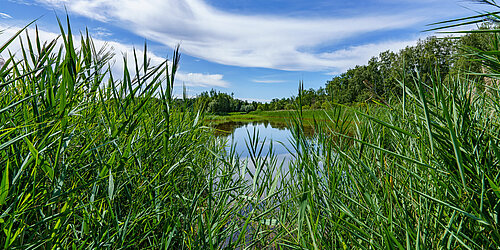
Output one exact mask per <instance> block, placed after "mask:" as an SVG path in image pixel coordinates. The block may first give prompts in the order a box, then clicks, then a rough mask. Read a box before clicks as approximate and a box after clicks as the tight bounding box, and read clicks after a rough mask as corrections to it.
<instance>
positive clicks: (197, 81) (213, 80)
mask: <svg viewBox="0 0 500 250" xmlns="http://www.w3.org/2000/svg"><path fill="white" fill-rule="evenodd" d="M20 29H22V27H16V26H14V27H12V26H5V25H2V24H0V30H3V33H2V34H0V45H2V44H4V43H5V42H6V41H7V40H8V39H9V38H10V37H12V36H14V34H15V33H16V32H17V31H18V30H20ZM27 30H28V34H29V35H30V37H31V38H34V37H35V36H36V34H35V30H34V29H32V28H28V29H27ZM38 35H39V37H40V40H41V41H42V43H43V42H44V41H52V40H54V39H56V38H57V37H58V36H59V34H58V33H53V32H49V31H45V30H39V31H38ZM21 37H24V33H23V35H21ZM23 40H24V41H26V39H24V38H23ZM74 41H75V45H76V46H79V44H80V39H79V38H78V37H75V39H74ZM58 42H59V45H62V44H61V40H60V39H59V41H58ZM93 42H94V45H95V46H96V49H97V51H99V49H100V48H103V47H105V48H107V49H110V50H112V51H113V52H114V54H115V56H114V57H113V59H112V60H111V62H110V63H111V71H112V73H113V75H115V76H117V77H119V76H121V75H122V74H123V67H124V62H123V57H129V58H128V60H127V61H129V62H130V61H131V60H132V59H133V58H131V57H132V56H133V54H134V46H132V45H129V44H123V43H119V42H116V41H106V40H102V39H93ZM8 50H9V51H11V52H12V53H14V54H19V53H21V46H20V44H19V42H18V41H15V42H13V43H11V44H10V45H9V47H8ZM136 53H137V54H139V55H141V54H144V51H141V50H139V49H136ZM0 56H4V58H6V57H8V52H7V51H4V52H3V53H2V55H0ZM141 58H142V57H141V56H139V58H138V59H139V60H141ZM148 58H149V59H150V60H151V64H152V65H159V64H161V63H162V62H164V61H165V59H164V58H162V57H159V56H157V55H155V54H154V53H151V52H148ZM138 63H139V64H142V63H143V62H142V61H139V62H138ZM129 67H130V66H129ZM223 78H224V76H223V75H222V74H204V73H192V72H184V71H182V70H179V71H177V74H176V85H181V83H184V84H185V85H186V86H188V87H200V86H202V87H224V88H227V87H229V86H230V83H229V82H227V81H225V80H224V79H223Z"/></svg>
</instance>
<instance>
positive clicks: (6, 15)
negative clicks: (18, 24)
mask: <svg viewBox="0 0 500 250" xmlns="http://www.w3.org/2000/svg"><path fill="white" fill-rule="evenodd" d="M0 18H4V19H10V18H12V17H11V16H10V15H9V14H7V13H2V12H0Z"/></svg>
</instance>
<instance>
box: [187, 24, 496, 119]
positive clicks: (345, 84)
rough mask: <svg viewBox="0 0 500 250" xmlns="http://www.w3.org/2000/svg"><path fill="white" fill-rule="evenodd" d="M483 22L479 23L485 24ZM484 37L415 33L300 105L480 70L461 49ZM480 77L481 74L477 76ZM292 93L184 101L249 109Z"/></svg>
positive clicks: (365, 97) (282, 106)
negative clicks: (409, 41) (261, 98)
mask: <svg viewBox="0 0 500 250" xmlns="http://www.w3.org/2000/svg"><path fill="white" fill-rule="evenodd" d="M485 28H488V27H481V29H485ZM488 42H489V41H488V39H487V38H486V37H485V36H484V35H482V34H481V33H472V34H468V35H465V36H462V37H459V38H453V37H445V38H437V37H434V36H431V37H427V38H425V39H420V40H419V41H418V42H417V44H416V45H414V46H407V47H406V48H404V49H401V50H400V51H398V52H393V51H390V50H387V51H384V52H382V53H380V54H379V55H378V56H375V57H372V58H371V59H370V60H369V61H368V63H367V64H365V65H357V66H355V67H354V68H351V69H349V70H347V71H346V72H344V73H342V74H340V75H337V76H335V77H333V78H332V79H331V80H329V81H327V82H326V84H325V87H320V88H319V89H317V90H315V89H313V88H310V89H305V90H303V92H302V95H301V97H302V100H301V103H302V108H303V109H325V108H327V107H329V105H331V104H332V103H340V104H354V103H366V102H372V101H375V102H391V101H393V100H394V99H396V100H397V99H398V98H399V97H401V95H402V92H403V87H402V86H403V84H406V85H405V86H406V87H408V88H414V86H415V85H414V84H413V81H414V80H415V79H417V78H419V79H421V80H422V81H424V82H427V81H428V80H429V79H430V78H431V76H432V75H433V74H439V75H440V76H441V77H444V78H446V76H447V75H448V74H454V73H457V72H458V71H462V72H463V71H471V72H480V70H481V69H480V68H479V67H480V63H479V62H474V61H471V60H469V58H468V57H467V55H466V54H464V53H457V52H459V51H460V50H464V49H465V50H471V49H472V50H473V49H474V48H479V49H486V48H487V46H488ZM478 79H479V80H481V78H478ZM296 98H297V97H296V96H291V97H287V98H281V99H279V98H275V99H273V100H271V101H270V102H265V103H263V102H255V101H254V102H248V101H243V100H239V99H236V98H234V96H233V94H227V93H222V92H218V91H216V90H213V89H212V90H211V91H209V92H208V91H206V92H203V93H201V94H199V95H198V96H197V97H195V98H191V99H189V100H187V101H188V103H190V104H194V103H199V104H201V105H204V106H205V108H206V110H207V111H208V112H210V113H216V114H221V113H228V112H246V113H248V112H250V111H254V110H258V111H273V110H291V109H294V108H295V106H294V103H296V102H295V99H296Z"/></svg>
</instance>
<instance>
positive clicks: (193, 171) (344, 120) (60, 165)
mask: <svg viewBox="0 0 500 250" xmlns="http://www.w3.org/2000/svg"><path fill="white" fill-rule="evenodd" d="M484 4H488V5H492V6H493V7H495V6H496V5H494V4H492V3H489V2H488V1H484ZM488 20H492V21H494V22H498V21H500V20H499V18H498V16H497V15H496V14H491V13H486V14H483V15H477V16H474V17H469V18H465V19H457V20H451V21H447V22H443V23H439V24H436V25H435V26H432V27H437V28H438V29H439V28H440V29H443V28H448V27H456V26H460V25H464V24H470V23H477V24H484V23H485V22H488ZM59 24H60V33H61V35H60V37H59V38H58V40H57V41H56V40H54V41H41V40H40V38H39V37H38V35H36V34H37V32H35V35H34V36H31V37H30V36H29V34H26V35H21V34H22V33H23V30H21V31H19V32H18V33H17V34H16V36H15V37H12V38H11V39H9V40H8V42H7V43H6V44H3V45H0V53H1V52H7V50H8V47H9V44H10V43H11V42H14V41H16V42H21V44H22V48H23V49H22V51H21V52H20V53H19V54H18V55H16V56H14V55H11V56H10V57H9V58H5V64H4V65H3V67H2V68H1V69H0V80H1V81H0V174H1V181H0V211H1V212H0V228H1V230H0V245H1V246H3V247H4V248H9V249H33V248H44V249H48V248H51V249H52V248H54V249H55V248H62V249H68V248H72V249H76V248H113V249H118V248H164V249H219V248H224V249H241V248H252V249H262V248H270V249H350V248H360V249H396V248H397V249H420V248H425V249H438V248H447V249H462V248H463V249H498V248H499V247H500V231H499V228H500V188H499V187H500V117H499V116H498V114H499V112H500V101H499V100H500V89H499V88H498V83H497V80H491V81H488V85H487V84H485V83H484V82H485V81H484V79H485V78H490V79H497V76H498V72H499V71H500V60H499V59H498V58H500V52H499V51H500V43H499V41H500V38H499V37H498V35H497V33H496V32H497V30H495V29H490V30H488V29H479V30H474V31H468V32H469V33H468V34H469V35H470V37H472V38H474V37H476V38H477V37H481V38H486V40H487V41H490V42H488V47H487V48H479V47H474V46H472V45H471V46H462V47H460V50H459V51H454V52H453V54H454V55H456V56H458V57H459V58H461V59H463V60H462V61H460V62H461V63H456V64H453V65H448V66H450V70H449V71H447V72H442V71H441V70H440V69H439V67H436V65H437V64H436V61H435V60H436V58H435V57H429V58H427V59H426V61H423V62H422V63H421V64H420V65H421V66H422V67H423V68H422V71H420V70H418V69H417V70H414V69H413V68H412V69H407V68H406V67H403V68H396V71H395V72H396V73H397V74H396V75H400V76H403V77H402V78H398V77H396V78H394V82H395V83H397V86H398V88H399V89H400V92H397V91H394V92H393V94H394V95H392V94H391V95H390V96H389V97H384V96H381V95H378V93H379V92H374V88H372V87H370V86H375V85H371V84H375V83H378V82H379V81H378V80H377V78H370V79H372V80H370V81H369V82H368V83H369V84H365V85H363V80H361V82H359V81H358V80H360V79H362V78H363V77H365V76H357V77H354V76H353V77H351V76H342V77H341V79H340V78H339V79H337V80H333V81H336V82H343V84H340V85H339V86H342V88H341V89H343V88H344V87H345V88H347V89H349V90H352V91H353V92H352V93H354V94H356V96H359V95H357V94H360V93H365V94H366V93H368V94H369V93H377V95H378V96H374V98H371V99H370V102H373V101H374V102H376V103H379V104H369V105H368V104H367V105H365V104H363V105H359V106H344V105H337V104H339V103H340V104H343V102H341V101H339V100H340V99H338V100H335V99H330V100H331V102H332V105H330V106H327V107H326V108H325V109H326V110H327V111H326V114H329V115H328V116H324V114H325V113H324V112H323V114H320V113H321V112H322V111H308V110H307V108H305V107H306V105H308V104H307V100H308V99H307V98H309V97H308V93H309V92H308V90H304V89H303V86H302V84H299V91H298V94H297V97H295V98H293V103H290V104H291V105H293V107H294V111H291V112H289V111H280V112H285V113H280V114H286V115H276V114H277V113H273V112H260V113H259V112H256V113H250V114H248V115H229V116H227V117H226V118H225V119H229V120H231V119H234V120H238V119H240V120H245V119H247V120H249V119H254V118H255V119H258V118H259V117H266V119H268V118H269V119H277V118H275V117H280V118H279V119H282V117H287V118H290V122H289V123H288V124H289V129H290V130H291V131H292V136H293V137H292V138H291V139H290V143H291V145H292V146H291V148H290V149H289V150H290V153H291V160H290V162H289V164H287V165H286V166H285V165H284V164H283V163H282V162H279V160H278V158H277V156H276V155H275V154H274V153H273V151H272V150H270V151H269V152H265V150H263V147H264V145H263V143H262V141H263V140H265V139H264V138H261V137H260V136H259V134H258V132H254V133H253V134H249V138H248V144H247V148H248V154H249V157H248V159H249V161H251V163H252V166H253V167H252V168H250V167H249V166H248V165H246V163H245V162H243V161H240V159H239V156H238V154H237V153H236V152H235V149H234V147H231V148H230V149H225V146H226V145H223V144H221V142H220V140H218V139H217V137H216V136H215V135H214V133H213V130H211V129H210V128H208V127H207V126H205V125H206V124H204V121H206V120H213V121H216V120H217V119H219V120H220V119H221V118H219V117H217V116H211V115H210V114H208V113H207V112H206V111H207V108H209V107H210V106H211V107H212V108H214V107H218V106H217V105H218V104H217V103H214V104H212V105H210V103H211V102H209V103H208V104H207V103H206V102H203V101H194V100H188V99H183V100H180V99H175V98H174V95H173V87H174V81H175V74H176V71H177V68H178V65H179V61H180V54H179V51H178V48H177V49H176V50H175V51H174V53H173V55H172V57H171V58H170V59H169V60H168V63H167V61H165V62H164V63H162V64H160V65H150V64H149V60H148V57H147V46H146V45H145V46H144V54H143V55H139V54H137V53H134V55H133V59H132V60H130V61H126V60H125V63H124V65H125V68H124V70H123V76H120V78H118V76H114V75H113V74H112V72H111V70H109V67H108V63H109V60H110V59H111V58H112V54H110V53H109V52H108V51H106V50H101V48H96V47H95V46H94V44H93V42H92V38H91V37H90V35H89V34H88V32H86V33H83V34H82V35H81V36H79V37H77V36H73V32H72V31H71V27H70V22H69V18H67V20H66V22H65V24H64V25H63V24H62V22H61V21H59ZM0 35H1V34H0ZM16 39H19V40H20V41H19V40H16ZM401 59H403V58H401ZM405 62H406V61H405ZM467 62H470V63H471V65H472V66H474V65H476V64H479V65H480V66H481V67H480V68H481V71H475V72H474V71H463V68H461V67H462V66H464V65H465V66H467ZM401 63H403V65H404V62H402V61H401ZM472 66H471V67H469V68H471V69H473V67H472ZM398 70H402V71H400V72H398ZM356 72H358V73H360V72H365V73H366V72H369V71H364V70H361V71H359V70H358V71H356V70H354V71H351V73H353V74H354V73H356ZM424 73H425V74H424ZM445 73H446V74H445ZM349 74H350V73H349ZM349 74H347V75H349ZM354 75H356V74H354ZM396 75H395V76H396ZM366 77H369V76H366ZM346 79H347V80H346ZM344 80H345V81H344ZM391 81H392V80H391ZM381 82H385V81H381ZM351 84H353V86H351ZM350 86H351V87H352V88H351V87H350ZM362 86H365V87H366V88H362V89H361V90H362V91H361V90H360V92H356V91H358V90H356V89H357V88H359V87H362ZM346 93H347V92H346ZM217 96H218V95H217ZM333 96H334V97H337V96H335V95H333ZM330 97H331V96H330ZM379 97H382V98H379ZM346 98H347V97H346ZM222 99H225V98H222ZM228 100H229V99H228ZM363 100H365V99H364V98H363ZM354 102H356V101H354ZM221 103H224V102H221ZM347 103H351V102H347ZM382 103H384V104H382ZM226 104H227V103H226ZM224 105H225V104H224ZM245 105H249V104H245ZM250 109H251V108H250V107H247V108H245V110H244V111H245V112H249V111H251V110H250ZM278 113H279V112H278ZM313 116H314V117H315V118H318V119H319V120H328V122H314V119H313V120H312V121H313V122H312V124H311V125H312V127H313V129H314V134H313V135H312V137H311V136H308V135H306V132H305V131H306V127H307V126H308V123H309V122H310V121H311V119H312V117H313ZM247 175H248V176H250V180H249V179H247V178H246V177H245V176H247Z"/></svg>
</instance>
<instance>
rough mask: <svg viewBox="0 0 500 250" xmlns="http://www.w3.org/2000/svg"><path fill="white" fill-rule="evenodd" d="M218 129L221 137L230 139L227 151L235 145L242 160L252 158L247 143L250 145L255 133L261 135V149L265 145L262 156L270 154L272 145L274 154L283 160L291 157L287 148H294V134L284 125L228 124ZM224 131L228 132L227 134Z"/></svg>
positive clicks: (259, 123) (264, 123) (262, 123)
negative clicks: (292, 143)
mask: <svg viewBox="0 0 500 250" xmlns="http://www.w3.org/2000/svg"><path fill="white" fill-rule="evenodd" d="M216 129H217V130H218V131H219V133H218V134H219V135H220V136H224V137H226V138H227V139H228V142H229V145H228V146H227V149H228V150H229V148H230V145H231V144H234V147H235V150H236V153H238V154H239V155H240V157H241V158H247V157H250V153H249V152H248V148H247V143H250V138H251V137H252V136H253V134H254V131H255V132H258V135H259V148H260V146H262V144H264V145H263V146H264V150H263V152H262V155H266V154H267V153H268V152H269V149H270V146H271V143H272V144H273V153H274V154H275V155H277V156H279V157H282V158H283V157H287V156H290V152H289V151H288V150H287V148H288V149H291V148H292V145H291V143H290V139H292V134H291V131H290V130H289V129H288V128H287V127H286V126H284V125H283V124H280V123H268V122H267V123H266V122H250V123H242V122H228V123H223V124H221V125H219V126H217V127H216ZM222 131H227V133H225V132H222Z"/></svg>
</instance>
